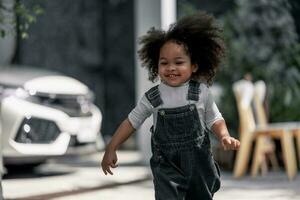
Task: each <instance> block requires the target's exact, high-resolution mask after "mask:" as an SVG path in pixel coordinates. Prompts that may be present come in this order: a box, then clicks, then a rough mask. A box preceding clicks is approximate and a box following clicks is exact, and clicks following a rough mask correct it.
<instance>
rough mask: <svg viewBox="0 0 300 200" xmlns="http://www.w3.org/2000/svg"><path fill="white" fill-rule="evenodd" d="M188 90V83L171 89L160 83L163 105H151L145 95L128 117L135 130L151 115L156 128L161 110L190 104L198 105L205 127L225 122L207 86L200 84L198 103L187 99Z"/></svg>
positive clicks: (209, 127) (201, 120)
mask: <svg viewBox="0 0 300 200" xmlns="http://www.w3.org/2000/svg"><path fill="white" fill-rule="evenodd" d="M188 88H189V83H188V82H187V83H184V84H182V85H180V86H178V87H171V86H168V85H166V84H164V83H160V84H159V86H158V89H159V92H160V97H161V99H162V101H163V104H161V105H160V106H158V107H156V108H154V107H153V106H152V105H151V103H150V102H149V101H148V99H147V98H146V95H145V94H144V95H143V96H142V98H141V99H140V100H139V101H138V103H137V105H136V107H135V108H134V109H133V110H132V111H131V112H130V113H129V115H128V119H129V121H130V123H131V124H132V126H133V128H135V129H138V128H139V127H140V126H141V125H142V124H143V122H144V121H145V120H146V119H147V118H148V117H149V116H150V115H151V114H153V125H154V127H155V126H156V118H157V111H158V110H159V109H160V108H175V107H180V106H185V105H188V104H195V105H196V107H197V110H198V114H199V118H200V123H201V125H202V126H203V127H206V128H208V129H211V127H212V125H213V124H214V123H215V122H216V121H218V120H223V117H222V114H221V113H220V112H219V109H218V107H217V105H216V104H215V102H214V100H213V97H212V95H211V92H210V91H209V88H208V87H207V85H206V84H204V83H201V84H200V87H199V90H200V91H199V100H198V101H193V100H188V99H187V95H188Z"/></svg>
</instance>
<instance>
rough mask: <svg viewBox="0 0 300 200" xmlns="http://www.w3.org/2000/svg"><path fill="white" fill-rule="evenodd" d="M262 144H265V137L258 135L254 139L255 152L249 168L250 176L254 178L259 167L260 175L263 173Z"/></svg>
mask: <svg viewBox="0 0 300 200" xmlns="http://www.w3.org/2000/svg"><path fill="white" fill-rule="evenodd" d="M264 143H265V137H264V136H263V135H260V136H258V137H257V139H256V144H255V150H254V156H253V160H252V166H251V176H252V177H256V176H257V173H258V170H259V168H260V167H261V169H262V173H264V168H263V167H264V166H262V164H263V162H264V159H265V158H264Z"/></svg>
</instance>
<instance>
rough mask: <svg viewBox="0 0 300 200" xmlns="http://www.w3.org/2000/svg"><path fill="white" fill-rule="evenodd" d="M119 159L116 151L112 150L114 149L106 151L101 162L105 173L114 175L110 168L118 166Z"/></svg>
mask: <svg viewBox="0 0 300 200" xmlns="http://www.w3.org/2000/svg"><path fill="white" fill-rule="evenodd" d="M117 161H118V157H117V153H116V151H112V150H106V151H105V153H104V156H103V159H102V162H101V167H102V170H103V172H104V174H105V175H107V173H109V174H111V175H113V173H112V171H111V169H110V168H116V167H118V165H116V163H117Z"/></svg>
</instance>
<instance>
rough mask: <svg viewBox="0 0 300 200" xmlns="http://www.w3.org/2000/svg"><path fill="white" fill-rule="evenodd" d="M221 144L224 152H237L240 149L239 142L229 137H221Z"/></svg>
mask: <svg viewBox="0 0 300 200" xmlns="http://www.w3.org/2000/svg"><path fill="white" fill-rule="evenodd" d="M221 144H222V146H223V149H224V150H237V149H239V147H240V141H238V140H237V139H235V138H233V137H231V136H224V137H222V138H221Z"/></svg>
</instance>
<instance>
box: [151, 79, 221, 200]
mask: <svg viewBox="0 0 300 200" xmlns="http://www.w3.org/2000/svg"><path fill="white" fill-rule="evenodd" d="M199 86H200V84H199V83H198V82H196V81H192V80H191V81H190V82H189V90H188V97H187V98H188V100H193V101H198V100H199ZM146 97H147V99H148V100H149V102H150V103H151V104H152V106H153V107H157V106H159V105H162V104H163V102H162V99H161V98H160V94H159V90H158V86H155V87H153V88H151V89H150V90H149V91H148V92H146ZM200 120H201V119H199V115H198V111H197V107H196V105H195V104H189V105H186V106H181V107H176V108H160V109H158V113H157V122H156V128H155V130H153V127H152V137H151V147H152V153H153V155H152V157H151V159H150V165H151V170H152V173H153V178H154V180H153V182H154V188H155V199H156V200H209V199H213V195H214V193H215V192H216V191H217V190H219V188H220V171H219V168H218V165H217V163H216V162H215V161H214V159H213V157H212V152H211V146H210V139H209V135H208V131H206V130H205V129H203V128H202V126H201V123H200Z"/></svg>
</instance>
